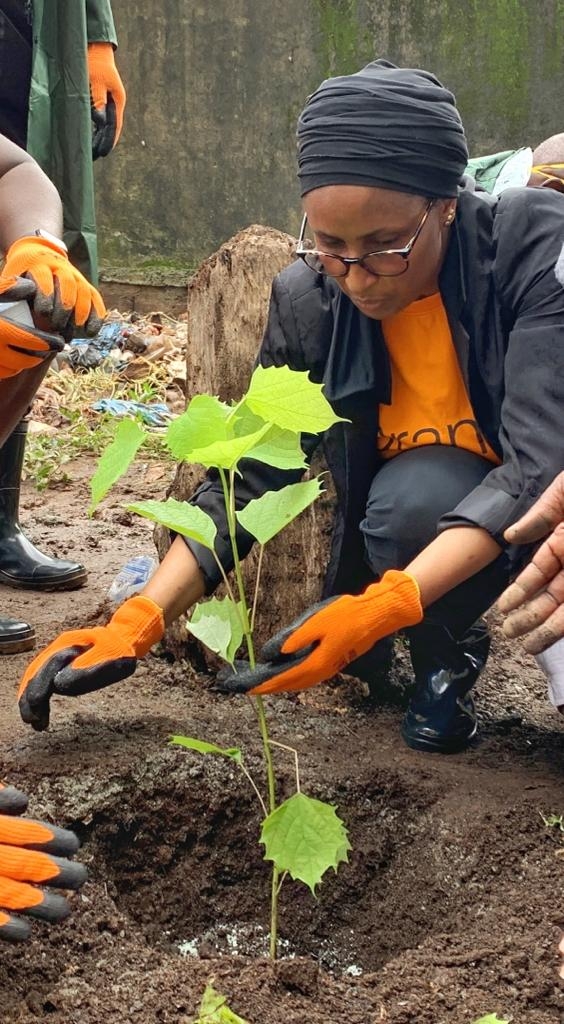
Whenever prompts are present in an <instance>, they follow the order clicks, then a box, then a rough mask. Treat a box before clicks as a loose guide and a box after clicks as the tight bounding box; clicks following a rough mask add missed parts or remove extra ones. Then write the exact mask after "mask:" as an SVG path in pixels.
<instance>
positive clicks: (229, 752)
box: [170, 736, 243, 764]
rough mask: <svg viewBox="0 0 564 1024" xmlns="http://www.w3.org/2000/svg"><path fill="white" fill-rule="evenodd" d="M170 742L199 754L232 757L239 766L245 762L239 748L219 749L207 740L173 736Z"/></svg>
mask: <svg viewBox="0 0 564 1024" xmlns="http://www.w3.org/2000/svg"><path fill="white" fill-rule="evenodd" d="M170 742H171V743H174V744H175V745H176V746H178V747H187V748H188V750H195V751H197V753H198V754H221V756H222V757H230V758H231V760H232V761H235V762H236V763H237V764H241V761H242V760H243V755H242V754H241V751H240V749H239V747H218V746H216V744H215V743H206V742H205V740H193V739H192V737H191V736H171V737H170Z"/></svg>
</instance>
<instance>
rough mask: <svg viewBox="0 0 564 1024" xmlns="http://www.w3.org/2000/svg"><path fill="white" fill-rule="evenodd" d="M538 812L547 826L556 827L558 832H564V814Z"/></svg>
mask: <svg viewBox="0 0 564 1024" xmlns="http://www.w3.org/2000/svg"><path fill="white" fill-rule="evenodd" d="M539 814H540V816H541V818H542V820H543V822H544V824H545V825H546V827H547V828H555V829H558V831H559V832H564V814H546V815H545V814H543V813H542V811H539Z"/></svg>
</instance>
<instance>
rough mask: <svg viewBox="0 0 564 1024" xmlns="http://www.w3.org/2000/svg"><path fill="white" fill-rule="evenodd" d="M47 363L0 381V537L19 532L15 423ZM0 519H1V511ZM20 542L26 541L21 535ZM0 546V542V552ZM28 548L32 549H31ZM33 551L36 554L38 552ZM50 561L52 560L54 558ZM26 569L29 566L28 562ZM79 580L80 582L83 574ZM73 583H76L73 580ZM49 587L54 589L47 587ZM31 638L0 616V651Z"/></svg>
mask: <svg viewBox="0 0 564 1024" xmlns="http://www.w3.org/2000/svg"><path fill="white" fill-rule="evenodd" d="M50 362H51V359H46V360H44V362H42V363H40V364H39V365H38V366H35V367H34V368H33V369H31V370H22V372H21V373H18V374H16V376H14V377H7V378H6V379H5V380H0V445H1V447H0V510H3V517H4V518H3V525H2V526H0V536H1V533H2V529H3V530H4V532H5V535H6V536H12V537H16V533H19V530H18V528H17V510H18V499H19V486H20V480H21V469H22V462H23V448H24V443H25V435H23V436H22V435H21V432H19V430H18V424H19V423H20V421H21V419H22V417H23V416H24V415H25V413H26V411H27V409H29V406H30V404H31V402H32V401H33V396H34V395H35V392H36V391H37V389H38V387H39V385H40V384H41V381H42V380H43V378H44V376H45V374H46V373H47V370H48V369H49V365H50ZM0 522H2V515H1V514H0ZM19 537H21V538H23V535H22V534H21V533H19ZM22 542H25V543H26V544H29V542H28V541H25V538H23V541H22ZM30 547H31V545H30ZM17 548H18V540H16V541H15V542H13V543H12V556H13V553H14V551H15V550H16V549H17ZM1 549H2V543H1V542H0V551H1ZM5 550H7V549H5ZM32 550H33V551H35V549H32ZM37 554H38V555H40V552H37ZM40 558H42V559H44V558H45V556H43V555H40ZM47 561H48V562H49V561H51V560H47ZM52 561H53V562H56V560H52ZM5 564H6V563H5ZM72 566H74V563H72V562H68V563H62V567H63V574H64V573H68V571H69V569H68V567H72ZM27 568H29V564H28V567H27ZM77 568H78V569H80V570H81V571H82V573H83V574H84V570H83V569H82V566H75V567H74V571H75V572H76V569H77ZM26 571H27V570H26ZM82 582H84V575H83V580H82ZM35 585H36V584H34V586H35ZM74 585H75V586H77V585H80V584H78V583H75V584H74ZM51 589H55V588H53V587H51ZM34 641H35V631H34V630H33V628H32V627H31V626H30V625H28V623H27V622H20V621H16V620H14V619H10V618H6V617H4V616H2V615H0V654H15V653H17V652H18V651H28V650H30V649H31V648H32V647H33V645H34Z"/></svg>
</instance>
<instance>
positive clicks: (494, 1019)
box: [474, 1013, 511, 1024]
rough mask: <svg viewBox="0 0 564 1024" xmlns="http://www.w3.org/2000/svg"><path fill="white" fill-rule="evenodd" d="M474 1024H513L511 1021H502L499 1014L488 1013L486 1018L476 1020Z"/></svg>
mask: <svg viewBox="0 0 564 1024" xmlns="http://www.w3.org/2000/svg"><path fill="white" fill-rule="evenodd" d="M474 1024H511V1021H510V1020H502V1019H501V1017H498V1015H497V1013H488V1014H487V1016H485V1017H480V1019H479V1020H475V1021H474Z"/></svg>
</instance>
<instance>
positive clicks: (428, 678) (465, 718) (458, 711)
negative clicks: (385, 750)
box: [401, 620, 490, 754]
mask: <svg viewBox="0 0 564 1024" xmlns="http://www.w3.org/2000/svg"><path fill="white" fill-rule="evenodd" d="M489 649H490V637H489V635H488V631H487V627H486V625H485V623H484V622H483V620H480V621H478V622H477V623H475V625H474V626H472V627H471V629H469V630H468V632H467V633H466V635H465V636H464V637H463V638H462V639H461V640H459V641H456V640H454V639H453V637H452V636H451V634H450V633H449V632H448V630H447V629H446V628H445V627H444V626H438V625H433V624H430V623H425V622H423V623H422V624H421V625H420V626H417V627H415V629H413V630H412V631H411V632H410V653H411V661H412V664H413V668H414V671H415V684H416V689H415V694H414V696H413V697H412V699H411V703H410V705H409V707H408V709H407V712H406V715H405V718H404V720H403V724H402V728H401V733H402V736H403V738H404V740H405V742H406V743H407V745H408V747H412V748H413V749H414V750H425V751H430V752H434V753H441V754H451V753H457V752H459V751H461V750H464V749H465V748H466V747H467V746H468V744H469V743H470V741H471V740H472V739H473V737H474V736H475V735H476V730H477V726H478V723H477V718H476V711H475V708H474V701H473V700H472V697H471V696H470V693H469V691H470V690H471V688H472V687H473V686H474V683H475V682H476V680H477V679H478V676H479V675H480V672H481V671H482V669H483V668H484V665H485V664H486V661H487V658H488V652H489Z"/></svg>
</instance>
